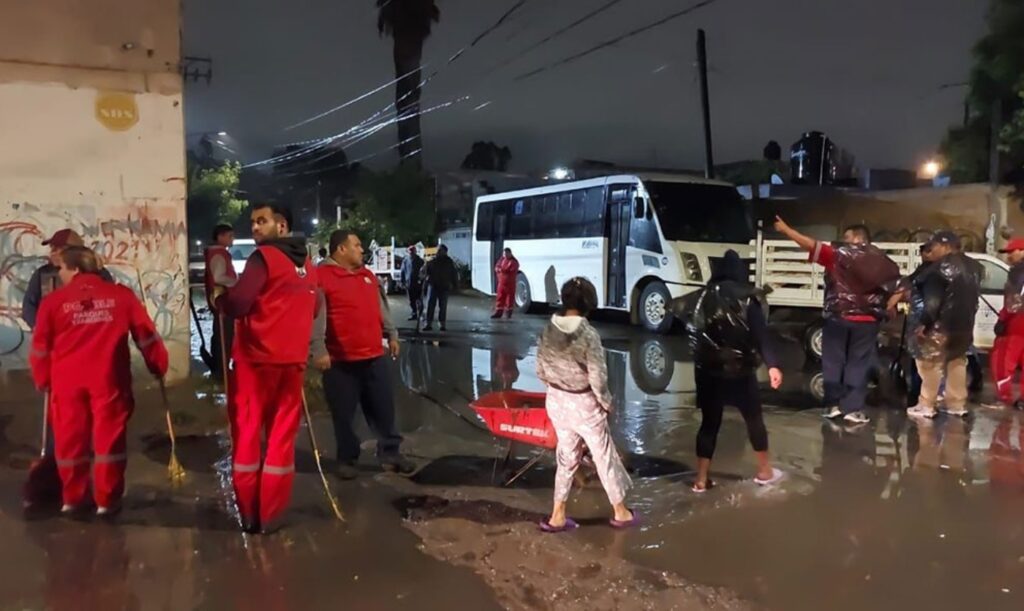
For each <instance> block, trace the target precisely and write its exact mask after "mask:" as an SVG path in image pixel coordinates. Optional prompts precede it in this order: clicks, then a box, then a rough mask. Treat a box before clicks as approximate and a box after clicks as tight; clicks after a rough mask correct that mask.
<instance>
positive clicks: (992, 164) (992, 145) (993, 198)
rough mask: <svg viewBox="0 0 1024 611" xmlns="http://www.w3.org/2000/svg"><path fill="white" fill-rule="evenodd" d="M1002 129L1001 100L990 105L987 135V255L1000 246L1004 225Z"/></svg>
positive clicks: (992, 253)
mask: <svg viewBox="0 0 1024 611" xmlns="http://www.w3.org/2000/svg"><path fill="white" fill-rule="evenodd" d="M1002 129H1003V103H1002V100H999V99H996V101H995V102H993V103H992V126H991V130H992V132H991V134H989V140H990V142H989V161H988V182H989V189H990V190H991V191H990V193H989V222H990V223H991V225H992V229H993V237H994V238H995V239H994V240H990V241H989V244H988V248H987V249H986V250H989V251H990V252H989V253H988V254H990V255H994V254H995V253H994V252H991V251H994V250H995V249H996V248H997V247H998V246H999V245H1000V244H999V242H1000V241H1001V240H1000V233H1001V230H1002V228H1003V226H1004V225H1006V206H1005V205H1004V202H1003V201H1001V200H1000V198H999V179H1000V176H999V170H1000V163H999V161H1000V158H999V133H1000V132H1001V131H1002Z"/></svg>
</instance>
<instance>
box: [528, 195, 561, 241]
mask: <svg viewBox="0 0 1024 611" xmlns="http://www.w3.org/2000/svg"><path fill="white" fill-rule="evenodd" d="M533 205H534V211H535V214H534V219H533V228H534V237H536V238H539V239H542V240H546V239H551V238H557V237H558V236H559V235H560V232H559V229H560V228H559V226H558V196H557V195H544V196H542V197H537V198H534V204H533Z"/></svg>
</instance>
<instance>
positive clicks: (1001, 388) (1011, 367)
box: [989, 238, 1024, 409]
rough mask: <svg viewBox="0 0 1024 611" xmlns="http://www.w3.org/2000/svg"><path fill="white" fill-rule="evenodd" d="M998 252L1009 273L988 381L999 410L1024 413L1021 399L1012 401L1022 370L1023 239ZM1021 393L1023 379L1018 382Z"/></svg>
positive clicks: (1010, 243)
mask: <svg viewBox="0 0 1024 611" xmlns="http://www.w3.org/2000/svg"><path fill="white" fill-rule="evenodd" d="M999 252H1001V253H1003V254H1005V255H1006V262H1007V263H1009V264H1010V273H1009V275H1008V276H1007V278H1006V285H1005V287H1004V288H1003V309H1002V311H1000V312H999V322H998V323H996V341H995V343H994V344H993V346H992V352H991V354H990V357H989V360H990V367H991V368H992V377H993V379H994V380H995V383H996V394H997V395H998V397H999V402H1000V407H1006V408H1009V407H1014V408H1016V409H1024V396H1021V397H1019V398H1017V399H1016V400H1015V399H1014V397H1013V376H1014V374H1015V373H1016V372H1017V369H1018V368H1024V239H1022V238H1014V239H1012V240H1010V241H1009V242H1008V243H1007V244H1006V247H1005V248H1003V249H1001V250H1000V251H999ZM1021 384H1022V392H1024V378H1022V381H1021Z"/></svg>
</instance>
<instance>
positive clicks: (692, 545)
mask: <svg viewBox="0 0 1024 611" xmlns="http://www.w3.org/2000/svg"><path fill="white" fill-rule="evenodd" d="M487 305H488V304H487V303H486V302H482V301H480V300H476V299H472V298H456V299H454V300H453V303H452V305H451V307H450V318H451V320H450V323H449V331H448V332H447V333H444V334H441V333H436V332H435V333H430V334H427V333H420V334H416V333H415V332H414V330H413V329H412V327H411V324H412V323H405V324H407V325H410V326H406V327H405V328H403V329H402V336H403V354H402V356H401V358H400V359H399V360H398V361H397V362H396V363H395V367H394V375H395V379H396V380H395V381H396V385H397V386H398V387H399V392H398V394H397V397H398V404H399V418H400V423H401V426H402V429H403V432H404V433H405V434H406V435H407V444H406V449H407V452H408V453H409V454H410V455H411V456H412V457H413V458H414V459H415V460H416V461H417V462H418V463H420V465H421V466H422V470H421V471H420V472H419V473H418V474H417V475H416V476H415V477H413V478H411V479H410V480H405V479H402V478H397V477H395V476H390V475H384V474H380V473H379V472H378V471H377V470H376V468H375V467H374V466H373V465H372V461H371V460H370V456H371V455H372V452H370V451H367V452H365V453H364V455H365V465H364V467H365V473H364V475H363V476H362V477H361V479H360V480H357V481H356V482H352V483H343V484H342V483H338V482H334V486H335V489H336V492H337V493H338V495H339V497H340V498H341V500H342V506H343V508H344V509H345V510H346V513H347V514H348V522H347V523H346V524H336V523H334V522H333V521H332V520H331V518H330V515H329V514H328V512H327V510H326V507H325V504H324V502H323V500H322V497H321V496H320V495H321V494H322V493H321V491H320V490H319V488H318V486H317V484H318V481H317V479H316V478H315V476H314V470H313V463H312V459H311V455H310V453H309V451H308V449H307V448H308V444H307V443H306V442H305V437H304V435H305V433H304V432H303V433H302V435H303V436H302V437H301V438H300V445H299V459H298V465H299V471H300V475H299V477H298V478H297V483H296V498H295V501H294V504H293V507H294V510H293V512H292V517H291V521H290V525H289V527H288V528H287V529H286V530H285V531H283V532H282V533H280V534H277V535H274V536H272V537H256V538H252V537H243V536H241V535H239V534H237V532H235V530H234V524H233V522H232V518H231V515H230V512H229V511H228V510H227V507H228V506H229V505H230V498H229V493H228V492H227V490H228V488H227V487H226V486H225V485H224V482H223V479H222V477H220V476H219V473H218V470H217V468H216V466H215V465H216V464H217V463H218V461H222V459H223V457H224V452H225V447H226V446H225V445H224V439H223V416H222V412H221V409H220V408H219V406H218V401H219V400H220V397H219V396H218V395H217V388H216V386H215V385H214V384H213V383H212V382H211V381H209V380H206V379H203V378H202V377H201V375H198V374H197V375H196V376H195V379H194V380H193V381H192V383H190V384H187V385H183V386H182V387H179V388H177V389H175V391H174V403H175V406H176V413H177V419H178V421H179V422H180V427H181V429H182V431H180V432H179V436H181V437H183V440H181V439H180V440H179V442H180V443H179V455H180V456H181V458H182V461H183V462H184V463H185V466H186V468H187V469H188V470H189V473H190V477H189V482H188V484H187V485H186V486H185V487H183V488H182V489H180V490H171V489H170V488H169V487H168V485H167V483H166V478H165V465H166V459H167V455H168V453H167V444H166V437H165V436H164V435H163V434H162V432H161V428H160V423H161V421H162V412H160V411H159V410H158V409H156V406H157V405H158V403H157V402H156V401H155V399H156V397H155V396H154V395H153V393H151V392H145V391H144V392H143V394H141V395H140V397H139V409H138V410H137V414H136V416H135V418H134V420H133V422H132V428H131V430H132V441H131V447H130V450H131V455H132V456H131V462H130V464H129V491H128V498H127V501H126V511H125V513H124V514H123V515H122V516H121V519H120V522H119V524H118V525H107V524H96V523H93V522H92V521H85V522H75V521H69V520H62V519H57V518H53V517H48V516H42V517H41V518H40V519H33V520H26V519H25V518H24V517H23V516H22V515H21V510H20V507H19V499H18V494H17V493H18V488H19V485H20V482H21V480H22V479H23V477H24V473H25V471H24V470H25V468H26V466H27V463H28V461H29V460H30V459H31V456H32V451H33V448H34V446H35V445H36V444H37V443H38V442H36V441H35V438H36V434H35V433H34V429H35V427H36V426H37V425H38V415H37V414H36V413H35V410H34V409H32V405H31V403H30V402H29V401H27V400H26V399H25V397H30V396H31V393H30V392H28V391H26V389H25V387H24V385H25V381H24V379H23V378H19V376H17V375H13V374H12V375H8V376H7V377H5V378H4V379H3V381H0V384H3V385H4V386H3V388H4V391H5V392H4V394H3V395H2V396H3V397H4V398H0V458H3V460H2V461H0V486H2V490H3V491H4V493H3V495H2V502H0V536H2V538H3V540H4V542H5V553H4V555H3V560H2V561H0V563H2V565H3V566H2V567H0V568H2V570H3V572H2V573H0V575H2V577H0V609H8V608H17V609H22V608H54V609H63V608H75V609H93V608H95V609H111V608H141V609H148V608H201V609H222V608H270V609H319V608H324V609H328V608H339V605H341V606H343V607H344V608H353V609H390V608H396V609H400V608H416V609H434V608H437V609H443V608H474V609H484V608H498V607H506V608H555V607H558V608H658V607H657V606H651V605H645V604H644V603H641V602H639V599H635V600H634V599H629V598H625V599H623V598H610V597H609V596H610V595H609V591H610V590H612V589H613V588H610V587H607V588H602V587H600V586H601V585H602V584H600V583H598V584H593V585H592V582H594V581H602V580H603V579H607V580H612V579H614V580H618V581H615V584H616V587H620V585H621V584H626V586H628V585H629V583H630V581H644V580H643V579H641V578H640V577H639V576H640V575H641V574H651V575H661V574H666V575H667V574H672V575H677V576H680V577H681V578H683V579H686V580H688V581H689V582H692V583H694V584H698V585H708V586H720V587H722V588H724V589H725V591H728V592H730V593H733V594H735V595H737V596H738V597H739V598H741V599H744V600H746V601H749V602H750V603H752V604H753V605H754V606H758V607H765V608H773V609H821V608H830V609H851V610H852V609H865V608H882V609H901V608H905V609H918V608H920V609H964V608H977V609H1021V608H1024V455H1022V447H1021V446H1022V444H1024V416H1022V415H1020V414H1016V413H1003V412H999V411H993V410H986V409H976V410H975V412H974V415H973V417H972V418H970V419H968V420H966V421H961V420H954V419H949V418H939V419H937V420H936V421H934V422H932V423H917V422H914V421H911V420H908V419H907V418H906V417H905V416H904V415H903V414H902V412H901V411H900V410H899V409H894V408H898V407H900V402H901V398H900V397H899V396H898V395H896V394H895V393H893V392H891V389H890V388H888V385H887V384H885V383H884V381H883V383H882V384H881V385H880V387H879V388H878V389H876V392H874V393H873V395H872V402H873V404H874V405H873V406H872V408H871V410H870V413H871V415H872V416H873V420H872V423H871V424H870V425H868V426H865V427H861V428H859V429H855V430H851V429H848V428H845V427H842V426H834V425H832V424H830V423H826V422H823V421H822V420H821V418H820V411H819V410H818V409H817V405H818V396H816V395H818V393H820V376H818V375H816V374H817V372H816V371H815V366H814V364H813V363H808V362H807V361H806V359H805V358H804V356H803V355H802V353H801V350H800V349H799V347H798V346H797V345H796V344H795V343H792V344H787V345H786V350H785V351H784V352H785V364H786V367H785V373H786V378H787V379H786V383H785V385H784V387H783V389H782V390H781V391H779V392H773V391H769V390H765V391H764V392H763V397H764V400H765V403H766V405H768V406H769V407H768V408H767V414H766V421H767V425H768V430H769V435H770V444H771V448H772V452H773V454H774V455H775V457H776V459H777V461H778V465H779V466H780V467H781V468H782V469H784V470H785V471H786V472H787V474H788V477H787V478H786V480H784V481H783V483H782V484H780V485H779V486H776V487H774V488H772V489H758V488H757V487H756V486H755V485H754V484H753V483H752V482H750V481H749V478H750V476H751V475H752V473H753V457H752V453H751V451H750V449H749V445H748V443H747V441H746V435H745V430H744V426H743V423H742V419H741V418H740V417H739V415H738V413H729V414H728V415H727V418H726V421H725V424H724V426H723V430H722V434H721V437H720V440H719V444H718V451H717V454H716V458H715V463H714V466H713V471H714V473H715V477H716V480H717V482H718V487H717V488H716V489H714V490H712V491H711V492H709V493H707V494H705V495H703V496H696V495H694V494H692V493H690V492H689V486H688V482H689V477H690V471H691V469H692V465H693V462H694V458H693V449H694V437H695V434H696V430H697V427H698V426H699V420H700V419H699V413H697V411H696V410H695V408H694V403H693V400H694V395H693V392H694V387H693V367H692V363H690V362H688V360H687V351H686V347H685V345H684V344H683V342H682V341H681V340H679V339H678V338H675V337H669V338H661V337H655V336H651V335H648V334H645V333H642V332H639V331H637V330H635V329H631V328H629V327H626V326H624V325H622V324H620V322H619V321H615V320H599V321H598V328H599V331H600V332H601V334H602V337H603V338H604V342H605V347H606V349H607V356H608V364H609V374H610V385H611V389H612V393H613V395H614V397H615V403H616V405H617V407H618V411H617V413H616V415H615V416H614V419H613V430H614V435H615V438H616V442H617V444H618V446H619V448H620V450H621V451H622V452H623V454H624V455H626V457H627V463H628V464H629V466H630V469H631V471H632V473H633V476H634V482H635V488H634V490H633V494H632V496H631V500H630V502H631V503H632V504H633V505H634V507H636V508H637V509H638V510H639V511H640V512H641V513H642V514H643V516H644V526H643V528H641V529H640V530H637V531H634V532H629V533H616V532H612V531H611V530H610V529H608V528H607V527H603V526H601V525H600V520H601V518H602V517H603V516H605V514H606V513H607V508H606V501H605V500H604V497H603V494H602V493H601V491H600V488H599V487H596V488H595V487H593V486H588V488H587V489H585V490H583V491H580V492H578V493H577V494H576V495H575V497H574V500H573V502H572V504H571V506H570V509H571V512H572V515H573V517H575V518H577V519H578V520H581V521H583V522H584V523H585V527H584V528H582V529H581V530H580V531H578V532H576V533H573V534H571V535H568V536H564V537H563V538H560V539H558V541H557V544H556V543H550V544H548V543H544V540H543V539H541V540H539V541H538V540H537V535H535V534H533V531H532V529H530V521H531V520H532V519H534V518H535V517H536V516H538V515H540V514H541V513H542V512H543V511H545V510H546V509H547V506H548V503H549V499H550V487H551V481H552V470H551V465H550V461H549V460H543V461H542V462H541V465H540V466H539V467H538V468H536V469H533V470H531V471H530V472H529V473H528V474H527V476H525V477H524V478H522V479H521V480H519V481H518V482H516V484H515V485H514V486H512V487H511V488H510V489H502V488H501V487H500V486H496V485H492V484H491V481H492V473H493V472H494V469H495V465H494V460H493V459H494V457H495V456H497V455H499V454H500V453H501V452H502V451H503V449H504V445H503V444H501V443H498V442H496V441H495V440H494V439H493V438H492V437H491V436H490V435H489V434H488V433H487V432H486V431H484V430H482V428H481V427H482V424H481V423H480V421H479V420H478V419H476V417H475V415H474V414H473V412H472V411H471V410H470V409H469V408H468V403H469V402H470V401H471V400H472V399H474V398H476V397H479V396H481V395H482V394H485V393H487V392H490V391H492V390H499V389H507V388H515V389H520V390H542V387H541V385H540V384H539V381H538V380H537V379H536V375H535V373H534V348H533V345H534V342H535V338H536V336H537V334H538V333H539V331H540V329H541V327H542V325H543V324H544V318H545V317H544V316H541V315H539V316H531V317H527V318H517V319H514V320H512V321H499V322H492V321H490V320H488V319H487V310H486V308H487ZM394 307H395V315H396V318H404V316H403V315H404V314H407V310H405V309H404V308H403V307H402V304H401V302H400V300H398V299H396V300H394ZM203 324H204V326H205V325H206V324H208V321H206V320H204V321H203ZM207 330H208V329H207ZM196 344H198V342H196ZM194 352H196V353H197V352H198V347H197V346H196V348H195V350H194ZM197 371H198V369H197ZM314 385H315V382H314ZM309 395H310V399H311V402H313V403H314V409H318V408H322V405H321V401H320V399H319V396H318V395H319V391H317V390H316V389H315V388H311V389H310V390H309ZM318 411H319V412H320V413H319V415H318V416H316V417H315V420H316V430H317V432H318V434H319V435H320V439H321V444H322V445H323V446H324V448H325V450H326V451H327V453H328V455H329V454H330V452H331V450H332V449H333V443H332V441H331V438H330V427H329V424H328V422H327V418H326V415H325V414H323V412H322V410H321V409H318ZM515 454H516V456H517V457H518V458H519V461H520V464H521V462H522V460H524V459H526V458H527V457H529V456H530V455H531V454H532V450H531V449H530V448H526V447H517V448H516V451H515ZM498 475H499V476H500V473H498ZM497 479H500V477H498V478H497ZM428 498H443V499H445V500H444V501H440V502H441V503H443V504H444V505H443V506H444V507H447V508H448V509H445V510H440V511H439V513H435V514H432V513H431V512H429V511H428V512H423V511H419V510H417V511H413V510H410V507H411V506H413V505H417V504H419V505H422V504H423V503H424V502H425V501H424V499H428ZM455 507H462V508H463V509H461V510H458V511H455V510H454V509H452V508H455ZM467 507H468V508H469V509H466V508H467ZM481 507H486V509H481ZM445 511H455V514H457V515H443V514H444V513H445ZM460 512H461V513H460ZM420 514H422V515H420ZM416 516H419V517H416ZM432 516H433V517H436V518H441V517H443V518H445V519H436V520H432V519H431V517H432ZM403 517H405V518H411V521H403V520H402V518H403ZM453 520H454V521H453ZM499 524H501V525H502V526H501V528H498V525H499ZM403 525H404V526H405V527H403ZM460 525H461V526H460ZM475 527H481V528H483V534H482V535H481V541H477V542H474V541H468V542H463V543H465V545H466V546H467V548H466V549H468V550H469V551H465V552H464V553H463V552H460V554H459V555H458V556H457V557H456V556H453V555H452V554H446V553H445V549H446V548H447V549H453V548H454V547H455V546H457V544H458V541H457V539H458V534H457V533H458V532H470V531H471V528H475ZM445 528H449V529H452V530H445ZM432 529H433V530H432ZM488 529H490V530H488ZM495 529H498V530H495ZM410 531H414V532H415V534H414V532H410ZM487 537H494V540H495V541H501V542H503V545H504V546H505V548H507V549H515V550H527V551H524V552H523V554H524V555H523V558H522V560H521V561H520V562H519V563H518V568H516V566H517V563H516V562H510V563H506V565H501V564H498V563H496V562H495V561H494V560H493V558H490V557H487V554H484V553H483V552H482V551H481V550H482V546H483V545H484V543H485V542H484V541H483V539H484V538H487ZM549 541H550V540H549ZM474 545H475V546H476V547H474ZM517 546H518V547H517ZM556 546H557V547H558V548H559V549H560V550H561V549H562V548H565V550H566V551H565V553H566V554H567V555H566V556H562V557H560V558H561V559H560V560H557V561H555V560H552V558H549V557H546V556H544V553H545V552H546V548H554V547H556ZM477 548H480V549H477ZM460 549H461V548H460ZM531 554H535V555H531ZM588 558H589V559H590V562H593V561H594V559H595V558H604V559H606V560H602V561H601V563H602V564H604V565H606V566H612V565H613V564H614V565H615V566H616V567H619V566H620V565H621V567H623V568H621V570H620V572H619V573H609V576H608V577H607V578H604V577H603V576H602V578H601V579H597V580H594V579H589V580H588V579H584V578H583V577H581V576H580V575H584V574H585V572H581V573H578V574H577V578H576V579H574V580H572V581H574V585H575V586H577V589H575V590H573V591H572V592H570V593H566V592H565V591H563V590H564V583H559V582H558V581H552V582H551V583H549V584H545V583H543V582H541V581H540V580H539V581H538V583H536V584H533V585H531V586H530V587H529V588H524V587H518V586H517V587H512V586H510V585H509V584H511V583H514V582H515V581H516V580H517V574H518V573H524V572H525V571H527V569H528V568H530V567H532V566H533V565H534V564H536V565H545V566H546V564H545V563H550V564H551V566H549V567H548V568H549V570H548V571H547V572H549V573H555V574H557V571H558V570H559V566H560V564H559V562H560V563H566V562H570V563H571V562H580V563H584V564H585V561H586V560H587V559H588ZM607 559H613V560H607ZM503 566H504V567H505V568H502V567H503ZM581 566H582V565H581ZM629 567H632V568H629ZM609 570H611V569H609ZM616 570H619V569H616ZM503 571H504V573H503ZM642 571H643V572H645V573H641V572H642ZM503 580H504V581H503ZM561 581H562V582H564V580H561ZM605 585H607V584H605ZM643 585H644V584H637V587H641V586H643ZM626 586H622V587H626ZM660 587H661V586H659V588H660ZM656 590H657V588H656ZM652 596H653V594H652ZM559 597H561V598H559ZM707 598H708V600H707V603H708V604H707V606H708V607H709V608H710V607H713V606H714V602H715V601H714V600H712V599H714V598H715V597H714V595H711V596H707ZM651 600H654V599H653V598H652V599H651ZM553 601H560V602H559V603H558V604H556V603H555V602H553ZM588 601H589V607H588ZM569 602H571V603H572V604H568V603H569ZM660 605H661V608H675V603H660ZM687 608H694V607H693V606H692V605H690V606H687Z"/></svg>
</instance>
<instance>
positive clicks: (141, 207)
mask: <svg viewBox="0 0 1024 611" xmlns="http://www.w3.org/2000/svg"><path fill="white" fill-rule="evenodd" d="M180 10H181V2H180V1H178V0H151V1H148V2H138V1H137V0H91V1H90V2H80V1H78V0H34V1H33V2H6V3H4V10H3V13H4V14H3V22H4V26H5V27H4V35H3V36H2V37H0V109H2V112H0V134H2V135H3V147H2V148H0V270H2V271H0V368H3V369H4V370H11V369H18V368H24V367H26V366H27V365H26V357H27V352H28V345H29V332H28V328H27V326H26V325H25V324H24V323H23V322H22V321H21V320H20V315H21V300H22V296H23V294H24V291H25V287H26V285H27V283H28V280H29V277H30V276H31V274H32V272H33V270H34V269H35V268H36V267H38V266H39V265H41V264H43V263H44V262H45V256H46V253H47V249H46V248H45V247H44V246H43V245H42V241H43V240H45V239H46V238H47V237H49V236H50V235H51V234H53V233H54V232H55V231H57V230H58V229H62V228H65V227H70V228H71V229H74V230H75V231H77V232H78V233H79V234H81V235H82V237H83V238H84V239H85V242H86V245H87V246H89V247H91V248H93V249H95V250H96V251H97V252H98V253H99V254H100V255H102V256H103V258H104V260H105V262H106V265H107V266H108V268H109V269H110V271H111V273H112V274H113V275H114V277H115V278H116V279H117V281H118V282H120V283H122V284H124V285H126V286H129V287H131V288H132V289H134V290H135V291H136V292H137V293H139V294H140V295H141V296H143V297H144V301H145V303H146V306H147V308H148V309H149V313H150V315H151V316H152V317H153V320H154V321H155V322H156V325H157V329H158V330H159V331H160V334H161V335H162V336H163V337H164V339H165V341H166V342H167V347H168V349H169V350H170V353H171V371H170V374H169V376H170V378H171V379H180V378H182V377H184V376H185V375H187V373H188V367H189V331H190V330H189V310H188V252H187V249H188V244H187V237H186V232H185V189H186V185H185V143H184V139H185V134H184V126H183V113H182V77H181V75H180V72H179V71H180V63H181V62H180V57H181V48H180ZM41 33H45V35H41Z"/></svg>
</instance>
